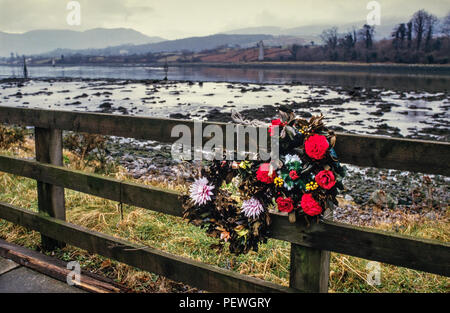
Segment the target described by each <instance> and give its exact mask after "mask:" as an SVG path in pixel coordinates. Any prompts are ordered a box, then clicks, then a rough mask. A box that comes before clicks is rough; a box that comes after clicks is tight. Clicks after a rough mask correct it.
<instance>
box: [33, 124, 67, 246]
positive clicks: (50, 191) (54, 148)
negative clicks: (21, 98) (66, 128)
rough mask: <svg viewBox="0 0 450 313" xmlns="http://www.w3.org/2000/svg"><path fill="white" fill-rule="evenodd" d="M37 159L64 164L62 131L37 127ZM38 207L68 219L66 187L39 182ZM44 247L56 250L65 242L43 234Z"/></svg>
mask: <svg viewBox="0 0 450 313" xmlns="http://www.w3.org/2000/svg"><path fill="white" fill-rule="evenodd" d="M35 144H36V161H38V162H41V163H48V164H53V165H59V166H62V165H63V155H62V131H61V130H59V129H46V128H38V127H35ZM37 191H38V208H39V212H44V213H46V214H48V215H49V216H51V217H54V218H57V219H60V220H64V221H65V220H66V208H65V199H64V188H63V187H60V186H55V185H51V184H46V183H43V182H40V181H38V182H37ZM41 238H42V248H43V249H44V250H54V249H56V248H62V247H64V246H65V243H63V242H59V241H57V240H55V239H52V238H49V237H46V236H41Z"/></svg>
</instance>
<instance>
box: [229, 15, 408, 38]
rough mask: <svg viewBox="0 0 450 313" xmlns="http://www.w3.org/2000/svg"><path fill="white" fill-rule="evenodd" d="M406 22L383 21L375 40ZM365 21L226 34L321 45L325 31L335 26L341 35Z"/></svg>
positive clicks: (262, 28) (231, 31) (384, 36)
mask: <svg viewBox="0 0 450 313" xmlns="http://www.w3.org/2000/svg"><path fill="white" fill-rule="evenodd" d="M401 22H404V21H400V20H398V19H385V20H382V22H381V25H380V26H375V38H376V39H377V40H379V39H383V38H390V36H391V33H392V29H393V28H394V27H395V26H396V25H397V24H399V23H401ZM364 23H365V21H359V22H352V23H345V24H338V25H332V24H322V25H307V26H299V27H294V28H281V27H276V26H263V27H251V28H240V29H234V30H230V31H226V32H224V33H225V34H246V33H247V34H268V35H273V36H291V37H300V38H303V39H304V40H305V41H306V42H309V41H311V40H313V41H316V43H320V34H321V33H322V32H323V31H324V30H325V29H329V28H331V27H333V26H336V27H338V31H339V33H345V32H347V31H351V30H352V29H353V28H355V29H360V28H362V26H363V25H364Z"/></svg>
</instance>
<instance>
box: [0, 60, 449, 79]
mask: <svg viewBox="0 0 450 313" xmlns="http://www.w3.org/2000/svg"><path fill="white" fill-rule="evenodd" d="M168 65H169V67H179V68H193V67H212V68H230V69H256V70H258V69H262V70H302V71H311V72H347V73H357V72H361V73H373V74H403V75H445V76H447V75H448V76H450V64H403V63H360V62H299V61H296V62H289V61H288V62H270V61H267V62H241V63H209V62H208V63H205V62H172V63H169V64H168ZM0 66H9V67H11V66H22V65H21V64H0ZM28 66H29V67H51V66H52V65H51V64H28ZM63 66H101V67H163V66H164V63H161V62H160V63H65V64H57V65H56V67H58V68H59V67H63Z"/></svg>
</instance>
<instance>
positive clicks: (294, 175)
mask: <svg viewBox="0 0 450 313" xmlns="http://www.w3.org/2000/svg"><path fill="white" fill-rule="evenodd" d="M289 177H290V178H291V179H292V180H297V179H299V177H300V176H298V174H297V171H295V170H292V171H290V172H289Z"/></svg>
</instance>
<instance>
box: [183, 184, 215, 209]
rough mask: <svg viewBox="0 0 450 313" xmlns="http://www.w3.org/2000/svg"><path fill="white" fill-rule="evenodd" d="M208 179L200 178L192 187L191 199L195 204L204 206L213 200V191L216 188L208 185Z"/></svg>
mask: <svg viewBox="0 0 450 313" xmlns="http://www.w3.org/2000/svg"><path fill="white" fill-rule="evenodd" d="M208 183H209V182H208V179H206V178H200V179H196V180H195V181H194V183H193V184H192V185H191V188H190V189H189V191H190V197H191V199H192V200H193V201H194V202H195V204H198V205H203V204H205V203H206V202H208V201H210V200H211V196H212V195H213V192H212V190H213V189H214V186H212V185H208Z"/></svg>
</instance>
